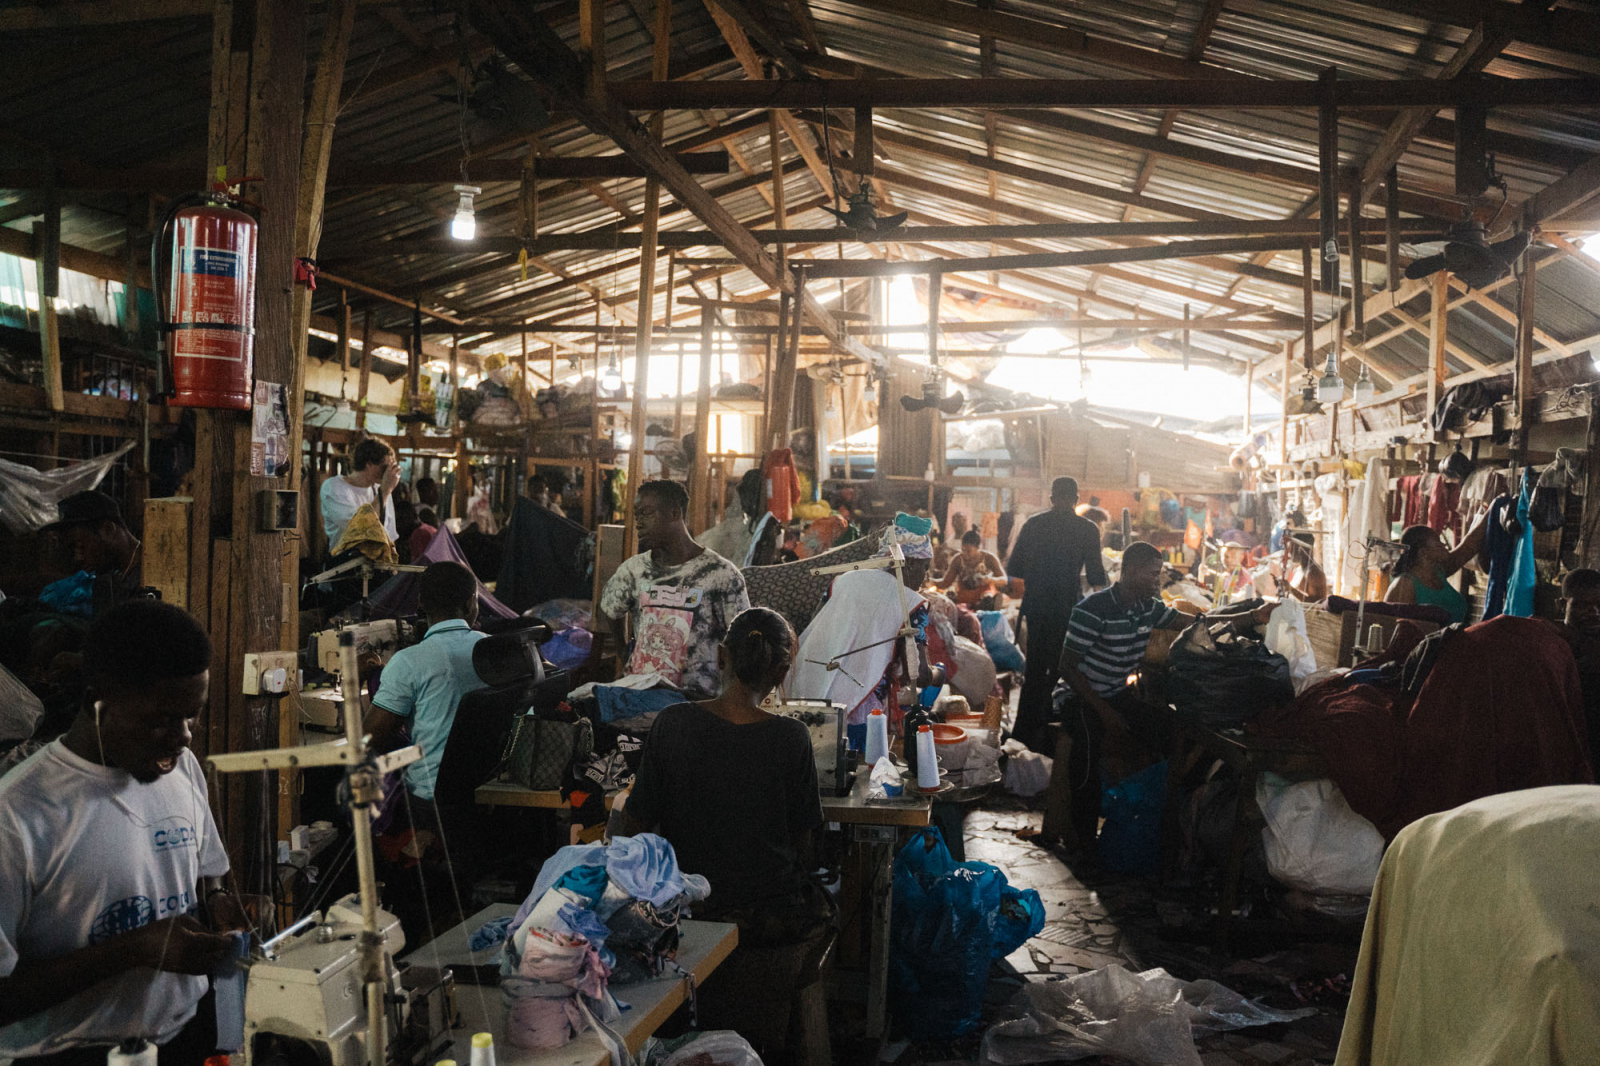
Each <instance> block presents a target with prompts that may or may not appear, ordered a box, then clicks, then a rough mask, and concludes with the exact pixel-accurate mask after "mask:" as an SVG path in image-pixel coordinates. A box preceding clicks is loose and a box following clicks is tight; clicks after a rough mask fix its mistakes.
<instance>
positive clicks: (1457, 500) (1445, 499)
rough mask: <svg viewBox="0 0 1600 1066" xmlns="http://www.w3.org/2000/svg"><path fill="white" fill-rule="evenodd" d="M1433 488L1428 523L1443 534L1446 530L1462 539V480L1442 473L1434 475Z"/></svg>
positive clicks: (1430, 496)
mask: <svg viewBox="0 0 1600 1066" xmlns="http://www.w3.org/2000/svg"><path fill="white" fill-rule="evenodd" d="M1433 478H1434V481H1433V488H1432V490H1431V491H1430V492H1429V493H1428V525H1429V526H1430V527H1431V528H1432V529H1433V530H1434V531H1436V532H1437V533H1439V534H1440V535H1441V536H1442V535H1443V534H1444V533H1445V532H1447V531H1448V532H1450V533H1453V534H1455V537H1456V540H1457V541H1458V542H1459V541H1460V539H1461V532H1462V530H1461V514H1460V511H1461V482H1459V481H1451V480H1450V479H1449V478H1446V477H1444V476H1443V475H1441V474H1435V475H1433Z"/></svg>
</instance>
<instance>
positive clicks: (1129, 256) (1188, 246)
mask: <svg viewBox="0 0 1600 1066" xmlns="http://www.w3.org/2000/svg"><path fill="white" fill-rule="evenodd" d="M1304 243H1305V241H1304V239H1303V238H1299V237H1239V238H1222V239H1218V240H1195V241H1169V242H1167V243H1165V244H1158V245H1152V246H1146V247H1140V248H1093V249H1089V250H1087V251H1079V252H1034V253H1032V254H1026V255H999V256H988V257H981V258H971V259H933V260H923V261H920V262H914V263H901V262H893V261H891V260H887V259H819V260H817V261H815V263H813V264H812V265H811V267H810V272H811V276H812V277H816V278H862V277H893V276H897V275H901V274H939V273H945V272H946V271H957V270H964V271H979V272H981V271H988V270H1049V269H1054V268H1059V267H1072V266H1093V265H1096V264H1100V263H1138V262H1149V261H1152V260H1157V259H1190V258H1198V257H1204V256H1211V255H1218V254H1222V255H1231V254H1237V253H1241V252H1258V251H1264V250H1267V249H1269V248H1272V249H1283V250H1290V249H1296V248H1299V247H1301V246H1302V245H1303V244H1304Z"/></svg>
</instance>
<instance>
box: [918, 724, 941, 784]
mask: <svg viewBox="0 0 1600 1066" xmlns="http://www.w3.org/2000/svg"><path fill="white" fill-rule="evenodd" d="M917 787H918V788H920V789H922V790H923V791H925V792H931V791H934V790H936V789H938V787H939V756H938V755H937V754H936V753H935V751H934V747H933V727H932V726H930V725H924V726H919V727H917Z"/></svg>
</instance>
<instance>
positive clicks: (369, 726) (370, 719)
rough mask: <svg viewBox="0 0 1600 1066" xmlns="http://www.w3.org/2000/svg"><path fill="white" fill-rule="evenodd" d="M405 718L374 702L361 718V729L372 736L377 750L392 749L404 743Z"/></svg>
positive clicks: (372, 742) (373, 744)
mask: <svg viewBox="0 0 1600 1066" xmlns="http://www.w3.org/2000/svg"><path fill="white" fill-rule="evenodd" d="M405 730H406V719H404V718H402V717H401V716H400V715H398V714H395V713H394V712H393V711H386V710H384V709H383V708H382V707H379V706H377V705H376V704H374V705H373V706H372V707H371V708H369V709H368V711H367V713H366V714H365V715H363V716H362V718H361V731H362V732H363V733H366V734H367V735H368V736H370V737H371V738H372V741H371V744H372V747H373V748H374V749H375V750H376V751H378V752H386V751H394V750H395V749H396V748H399V747H402V746H404V744H405Z"/></svg>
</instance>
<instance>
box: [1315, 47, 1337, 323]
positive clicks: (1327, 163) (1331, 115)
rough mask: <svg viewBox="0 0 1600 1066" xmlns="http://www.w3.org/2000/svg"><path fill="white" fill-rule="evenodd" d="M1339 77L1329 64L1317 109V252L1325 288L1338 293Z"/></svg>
mask: <svg viewBox="0 0 1600 1066" xmlns="http://www.w3.org/2000/svg"><path fill="white" fill-rule="evenodd" d="M1337 78H1338V71H1337V70H1336V69H1335V68H1333V67H1325V68H1323V71H1322V74H1321V76H1320V77H1319V78H1318V79H1317V84H1318V88H1319V89H1320V92H1319V93H1318V96H1319V97H1320V98H1321V104H1320V106H1318V108H1317V178H1318V192H1317V210H1318V212H1319V216H1318V217H1319V219H1320V221H1321V223H1322V225H1321V228H1320V237H1319V238H1318V241H1317V254H1318V255H1319V256H1321V258H1322V291H1323V292H1328V293H1333V294H1335V295H1337V294H1338V292H1339V251H1338V237H1339V109H1338V106H1337V104H1335V103H1334V99H1335V94H1336V92H1337ZM1330 245H1332V246H1333V247H1331V248H1330V247H1329V246H1330ZM1330 252H1331V253H1332V254H1331V255H1330V254H1329V253H1330Z"/></svg>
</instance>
